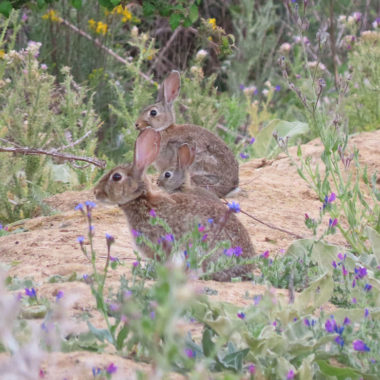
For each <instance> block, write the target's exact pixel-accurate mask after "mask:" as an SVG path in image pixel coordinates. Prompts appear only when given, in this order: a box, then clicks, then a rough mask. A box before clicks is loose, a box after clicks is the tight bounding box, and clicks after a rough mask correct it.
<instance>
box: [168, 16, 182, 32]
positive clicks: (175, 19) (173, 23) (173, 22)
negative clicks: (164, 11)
mask: <svg viewBox="0 0 380 380" xmlns="http://www.w3.org/2000/svg"><path fill="white" fill-rule="evenodd" d="M181 20H182V15H181V14H178V13H172V14H171V16H170V18H169V24H170V27H171V28H172V30H174V29H176V28H177V27H178V26H179V24H180V23H181Z"/></svg>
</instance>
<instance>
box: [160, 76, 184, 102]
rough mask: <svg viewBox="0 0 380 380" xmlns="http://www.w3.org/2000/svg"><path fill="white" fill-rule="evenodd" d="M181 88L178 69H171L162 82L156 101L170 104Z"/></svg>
mask: <svg viewBox="0 0 380 380" xmlns="http://www.w3.org/2000/svg"><path fill="white" fill-rule="evenodd" d="M180 89H181V77H180V75H179V72H178V71H175V70H173V71H172V72H171V73H170V74H169V75H168V77H167V78H166V79H165V80H164V82H163V83H162V85H161V87H160V90H159V93H158V97H157V101H162V102H163V103H165V104H167V105H171V104H172V103H173V102H174V100H175V99H176V98H177V96H178V95H179V90H180Z"/></svg>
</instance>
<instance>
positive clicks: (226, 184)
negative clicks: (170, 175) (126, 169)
mask: <svg viewBox="0 0 380 380" xmlns="http://www.w3.org/2000/svg"><path fill="white" fill-rule="evenodd" d="M180 86H181V80H180V75H179V72H178V71H172V72H171V73H170V74H169V76H168V77H167V78H166V79H165V80H164V81H163V83H162V85H161V86H160V89H159V92H158V96H157V101H156V103H154V104H152V105H150V106H148V107H146V108H145V109H144V110H143V111H142V112H141V113H140V116H139V117H138V119H137V121H136V124H135V126H136V128H137V129H139V130H144V129H145V128H147V127H151V128H153V129H155V130H156V131H159V132H160V133H161V147H160V152H159V154H158V157H157V159H156V161H155V166H156V168H157V169H158V170H159V171H160V172H161V171H163V170H165V168H168V167H170V166H174V165H175V163H176V159H177V150H178V148H179V146H181V145H183V144H184V143H187V144H188V145H189V146H190V147H196V156H195V162H194V164H193V165H192V168H191V179H192V181H193V182H194V183H195V184H196V185H197V186H201V187H205V188H207V190H209V191H212V192H214V193H215V194H216V195H217V196H218V197H224V196H226V195H227V194H228V193H230V192H232V191H233V190H235V189H236V188H238V185H239V164H238V162H237V160H236V158H235V156H234V154H233V153H232V151H231V150H230V149H229V148H228V146H227V145H226V144H225V142H224V141H223V140H222V139H221V138H220V137H218V136H216V135H215V134H213V133H212V132H210V131H208V130H207V129H205V128H202V127H200V126H197V125H192V124H176V123H175V113H174V108H173V102H174V101H175V99H176V98H177V97H178V95H179V91H180Z"/></svg>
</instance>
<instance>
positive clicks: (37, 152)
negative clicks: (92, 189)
mask: <svg viewBox="0 0 380 380" xmlns="http://www.w3.org/2000/svg"><path fill="white" fill-rule="evenodd" d="M0 152H6V153H17V154H29V155H45V156H51V157H56V158H61V159H63V160H68V161H84V162H88V163H90V164H92V165H95V166H98V167H99V168H102V169H104V168H105V167H106V162H105V161H104V160H98V159H97V158H91V157H81V156H74V155H72V154H64V153H57V152H54V151H46V150H42V149H35V148H27V147H0Z"/></svg>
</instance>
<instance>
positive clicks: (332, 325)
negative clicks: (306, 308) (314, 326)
mask: <svg viewBox="0 0 380 380" xmlns="http://www.w3.org/2000/svg"><path fill="white" fill-rule="evenodd" d="M336 328H337V327H336V322H335V320H334V319H333V318H330V319H328V320H327V321H326V323H325V329H326V331H327V332H328V333H333V332H334V331H335V330H336Z"/></svg>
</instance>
